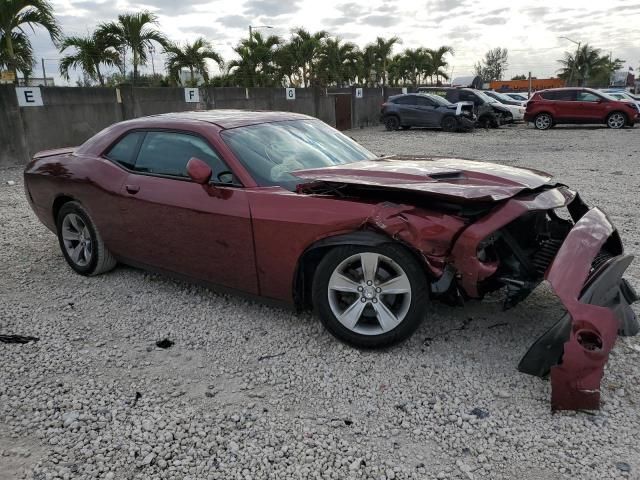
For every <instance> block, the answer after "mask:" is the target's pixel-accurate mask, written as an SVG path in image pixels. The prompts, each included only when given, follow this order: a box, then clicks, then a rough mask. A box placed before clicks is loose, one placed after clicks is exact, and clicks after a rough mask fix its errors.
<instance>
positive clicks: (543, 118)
mask: <svg viewBox="0 0 640 480" xmlns="http://www.w3.org/2000/svg"><path fill="white" fill-rule="evenodd" d="M533 124H534V125H535V127H536V128H537V129H538V130H549V129H550V128H551V127H553V126H554V125H555V124H554V122H553V118H552V117H551V115H549V114H548V113H540V114H538V115H536V118H535V119H534V120H533Z"/></svg>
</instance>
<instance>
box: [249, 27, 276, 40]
mask: <svg viewBox="0 0 640 480" xmlns="http://www.w3.org/2000/svg"><path fill="white" fill-rule="evenodd" d="M257 28H273V27H272V26H271V25H249V42H251V36H252V35H253V31H254V30H255V29H257Z"/></svg>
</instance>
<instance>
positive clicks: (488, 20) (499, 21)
mask: <svg viewBox="0 0 640 480" xmlns="http://www.w3.org/2000/svg"><path fill="white" fill-rule="evenodd" d="M477 22H478V23H481V24H483V25H504V24H505V23H507V19H506V18H504V17H485V18H481V19H480V20H477Z"/></svg>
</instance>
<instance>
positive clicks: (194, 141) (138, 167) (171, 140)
mask: <svg viewBox="0 0 640 480" xmlns="http://www.w3.org/2000/svg"><path fill="white" fill-rule="evenodd" d="M191 157H197V158H199V159H200V160H202V161H203V162H205V163H206V164H208V165H209V166H210V167H211V170H212V171H213V176H212V178H214V179H216V178H217V176H218V175H219V174H220V173H222V172H225V171H228V170H229V169H228V167H227V166H226V165H225V164H224V162H223V161H222V159H221V158H220V157H219V156H218V154H217V153H216V152H215V151H214V150H213V149H212V148H211V147H210V146H209V144H208V143H207V142H206V141H205V140H204V139H202V138H200V137H198V136H196V135H189V134H186V133H178V132H146V134H145V137H144V140H143V141H142V145H141V146H140V151H139V153H138V157H137V158H136V162H135V165H134V166H133V170H135V171H138V172H143V173H150V174H156V175H169V176H172V177H184V178H188V177H189V175H188V174H187V162H189V160H190V159H191Z"/></svg>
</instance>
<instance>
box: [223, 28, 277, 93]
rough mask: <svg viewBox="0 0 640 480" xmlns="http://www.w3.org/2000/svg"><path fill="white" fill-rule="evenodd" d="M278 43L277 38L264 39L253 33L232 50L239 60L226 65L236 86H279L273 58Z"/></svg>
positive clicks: (272, 36) (271, 36)
mask: <svg viewBox="0 0 640 480" xmlns="http://www.w3.org/2000/svg"><path fill="white" fill-rule="evenodd" d="M280 43H281V41H280V38H278V37H277V36H275V35H270V36H269V37H267V38H265V37H263V36H262V35H261V34H260V33H259V32H255V33H254V34H253V35H252V36H251V38H250V39H244V40H242V41H241V42H240V43H239V44H238V45H237V46H236V47H235V48H234V49H233V51H234V52H235V53H236V54H237V55H238V56H239V57H240V58H239V59H238V60H232V61H231V62H229V65H228V71H229V73H232V74H233V76H234V77H236V80H237V84H238V85H242V86H244V87H266V86H272V85H274V84H279V83H280V79H279V78H277V76H278V69H277V67H276V65H275V64H274V58H275V56H276V51H277V47H278V46H279V45H280ZM232 70H233V72H232Z"/></svg>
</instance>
